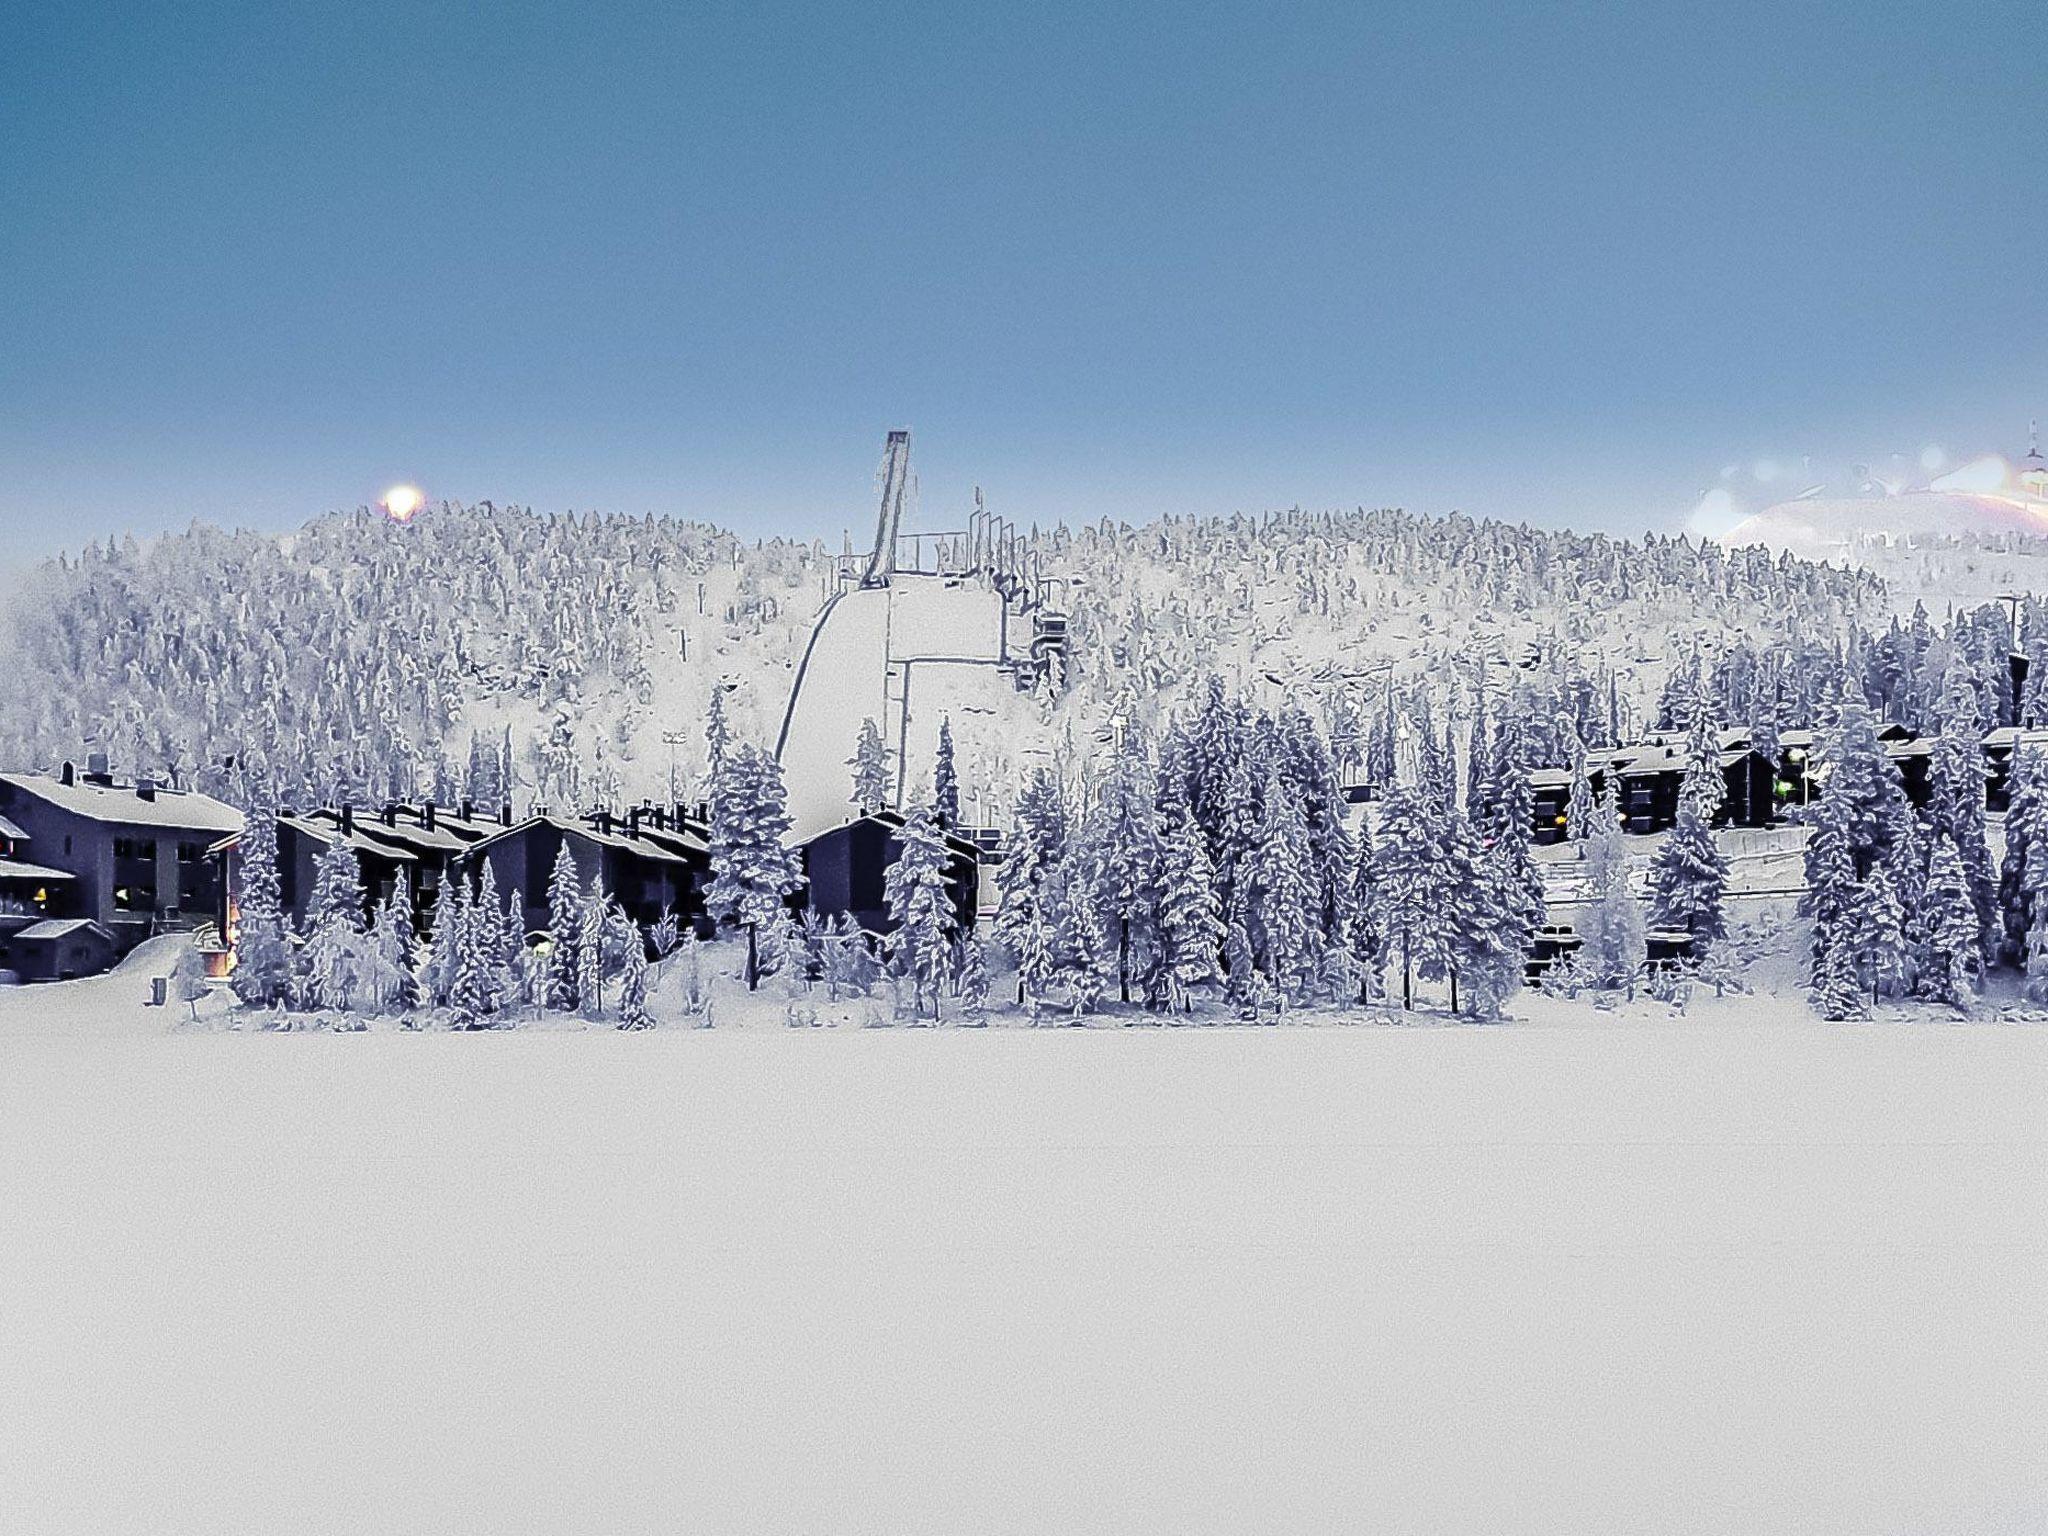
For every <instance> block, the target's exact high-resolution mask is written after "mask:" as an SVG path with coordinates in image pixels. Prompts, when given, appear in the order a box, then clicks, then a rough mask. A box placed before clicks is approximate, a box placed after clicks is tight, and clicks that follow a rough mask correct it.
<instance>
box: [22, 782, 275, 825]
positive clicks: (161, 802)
mask: <svg viewBox="0 0 2048 1536" xmlns="http://www.w3.org/2000/svg"><path fill="white" fill-rule="evenodd" d="M0 783H4V784H11V785H13V786H14V787H15V788H16V789H18V790H20V791H21V792H22V793H23V794H27V795H33V796H35V797H36V798H37V799H38V800H42V801H44V802H46V803H48V804H50V805H54V806H56V807H57V808H58V809H59V810H64V811H69V812H70V813H71V814H72V815H74V816H84V817H87V818H89V819H91V820H93V821H103V822H107V823H109V824H111V825H114V826H134V827H165V828H169V829H172V830H174V831H186V830H189V831H194V832H239V831H240V830H241V828H242V813H241V812H240V811H238V810H236V809H235V808H234V807H233V806H232V805H228V804H225V803H224V802H222V801H219V800H216V799H214V798H213V796H211V795H202V794H199V793H197V792H196V791H193V790H184V789H164V788H161V787H159V788H157V789H156V790H154V791H153V792H152V794H151V797H150V798H149V799H146V800H145V799H144V798H143V797H142V796H141V795H140V794H138V793H137V792H136V790H135V787H134V786H133V785H132V784H129V785H123V784H89V783H87V782H86V781H85V780H84V779H76V780H74V781H73V782H71V783H69V784H66V783H65V782H64V781H63V780H62V779H53V778H50V777H49V776H47V775H45V774H40V773H0Z"/></svg>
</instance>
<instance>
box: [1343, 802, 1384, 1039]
mask: <svg viewBox="0 0 2048 1536" xmlns="http://www.w3.org/2000/svg"><path fill="white" fill-rule="evenodd" d="M1350 940H1351V958H1352V960H1353V962H1354V967H1355V969H1356V970H1357V972H1358V1000H1359V1001H1360V1002H1361V1003H1370V1002H1371V1001H1372V1000H1373V998H1374V997H1375V996H1376V995H1377V994H1378V992H1379V990H1380V977H1381V973H1382V972H1383V971H1384V970H1385V969H1386V965H1387V913H1386V903H1385V899H1384V897H1383V895H1382V893H1381V891H1380V861H1379V854H1378V851H1377V849H1376V847H1375V846H1374V842H1373V831H1372V822H1371V820H1370V819H1369V818H1366V819H1361V820H1360V821H1359V823H1358V841H1357V847H1356V848H1355V850H1354V852H1353V859H1352V870H1351V934H1350Z"/></svg>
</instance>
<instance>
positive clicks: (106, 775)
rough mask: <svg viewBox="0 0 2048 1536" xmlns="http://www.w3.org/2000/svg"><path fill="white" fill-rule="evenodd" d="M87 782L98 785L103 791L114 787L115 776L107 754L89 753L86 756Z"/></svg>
mask: <svg viewBox="0 0 2048 1536" xmlns="http://www.w3.org/2000/svg"><path fill="white" fill-rule="evenodd" d="M85 782H86V783H88V784H97V785H99V786H100V787H101V788H103V789H105V788H110V787H112V785H113V782H114V775H113V771H112V770H111V768H109V766H108V764H107V754H106V753H104V752H88V753H86V754H85Z"/></svg>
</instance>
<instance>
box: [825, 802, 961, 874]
mask: <svg viewBox="0 0 2048 1536" xmlns="http://www.w3.org/2000/svg"><path fill="white" fill-rule="evenodd" d="M908 819H909V818H907V817H906V816H905V815H904V814H903V813H902V812H901V811H869V812H867V813H866V814H864V815H860V816H849V817H847V818H846V820H844V821H842V822H839V823H837V824H836V825H834V826H830V827H826V828H823V829H822V830H820V831H817V832H813V833H812V834H811V835H810V836H809V837H806V838H804V839H802V840H801V841H800V842H798V844H797V846H798V847H799V848H807V847H809V846H810V845H811V844H812V843H815V842H816V841H817V840H818V839H819V838H821V837H830V836H832V834H833V833H835V832H844V831H846V830H848V829H849V828H851V827H857V826H859V825H860V824H861V823H862V822H864V821H872V822H878V823H880V824H881V825H882V826H884V827H887V828H888V829H889V830H890V831H891V832H901V831H902V830H903V824H904V822H905V821H906V820H908ZM939 835H940V836H941V837H943V838H944V839H945V840H946V846H947V847H949V848H950V849H952V850H953V851H954V852H955V853H959V854H965V855H966V856H967V857H968V858H970V859H974V860H976V861H977V862H978V861H979V860H980V858H981V855H982V848H981V845H980V844H979V843H977V842H975V841H973V840H972V839H971V838H965V837H962V836H960V835H959V834H958V833H957V832H941V833H940V834H939Z"/></svg>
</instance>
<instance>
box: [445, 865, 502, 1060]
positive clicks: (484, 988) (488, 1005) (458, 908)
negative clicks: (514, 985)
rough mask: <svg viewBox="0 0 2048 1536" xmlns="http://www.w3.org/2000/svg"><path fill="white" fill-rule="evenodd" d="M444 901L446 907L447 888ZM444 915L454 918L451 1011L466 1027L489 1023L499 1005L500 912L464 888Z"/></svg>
mask: <svg viewBox="0 0 2048 1536" xmlns="http://www.w3.org/2000/svg"><path fill="white" fill-rule="evenodd" d="M442 895H443V900H442V905H443V907H444V909H446V907H447V901H446V892H443V893H442ZM445 915H446V916H447V917H448V918H450V919H451V920H452V921H451V923H450V927H451V929H452V930H453V940H454V965H453V968H452V972H451V974H450V977H449V982H448V1011H449V1013H450V1014H451V1015H452V1016H453V1017H454V1020H455V1022H456V1024H457V1025H459V1026H460V1027H462V1028H464V1029H482V1028H485V1027H487V1022H488V1017H489V1014H490V1012H491V1010H492V1009H493V1008H494V1007H495V1006H496V1001H497V1000H496V991H495V979H494V977H493V976H492V970H493V968H494V964H495V957H496V950H497V935H498V913H497V911H496V909H495V908H494V907H486V906H485V905H483V903H482V902H480V901H478V900H477V897H476V892H475V891H474V890H464V891H463V892H462V895H461V898H460V900H459V901H458V902H457V903H456V905H455V907H454V908H453V909H452V910H447V911H446V912H445Z"/></svg>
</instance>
